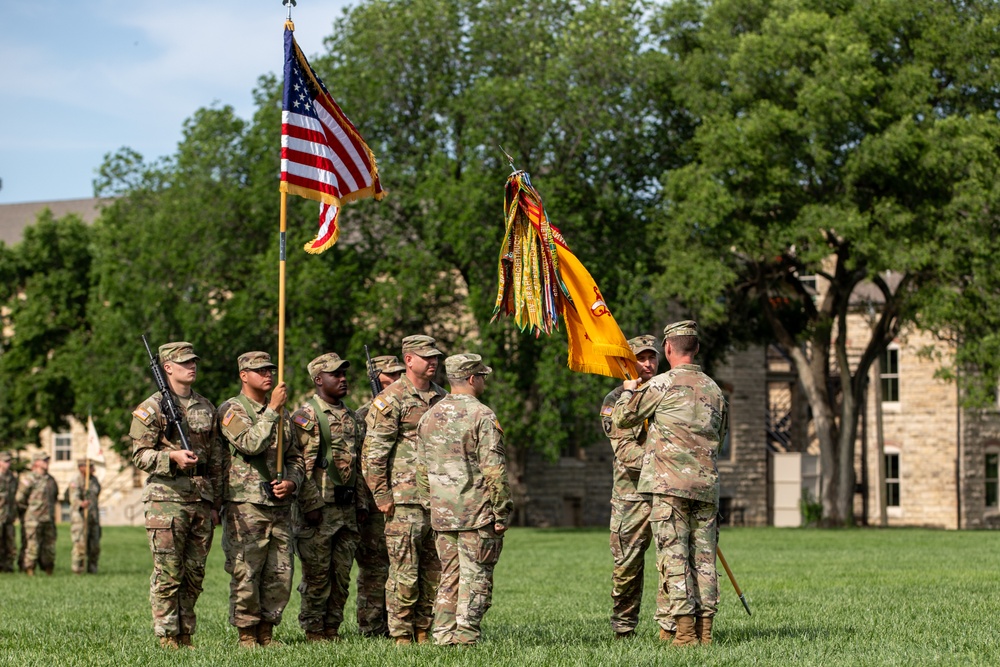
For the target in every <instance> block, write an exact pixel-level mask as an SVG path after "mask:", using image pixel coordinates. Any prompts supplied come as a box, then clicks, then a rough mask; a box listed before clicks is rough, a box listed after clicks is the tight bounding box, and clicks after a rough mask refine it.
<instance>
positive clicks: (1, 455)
mask: <svg viewBox="0 0 1000 667" xmlns="http://www.w3.org/2000/svg"><path fill="white" fill-rule="evenodd" d="M13 460H14V457H13V456H11V455H10V452H8V451H3V452H0V461H6V462H7V463H10V462H11V461H13Z"/></svg>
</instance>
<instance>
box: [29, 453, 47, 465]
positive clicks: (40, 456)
mask: <svg viewBox="0 0 1000 667" xmlns="http://www.w3.org/2000/svg"><path fill="white" fill-rule="evenodd" d="M48 460H49V453H48V452H35V453H34V454H32V455H31V462H32V463H34V462H35V461H48Z"/></svg>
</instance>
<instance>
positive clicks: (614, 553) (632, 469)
mask: <svg viewBox="0 0 1000 667" xmlns="http://www.w3.org/2000/svg"><path fill="white" fill-rule="evenodd" d="M621 394H622V388H621V387H618V388H616V389H615V390H614V391H612V392H611V393H610V394H608V395H607V396H606V397H605V398H604V403H603V405H602V406H601V422H602V425H603V427H604V433H605V434H606V435H607V436H608V439H609V440H611V449H612V451H613V452H614V458H613V459H612V470H613V475H614V483H613V486H612V488H611V536H610V546H611V557H612V558H613V560H614V569H612V571H611V629H612V630H614V631H615V632H617V633H619V634H624V633H627V632H631V631H633V630H635V628H636V626H637V625H638V624H639V607H640V604H641V602H642V588H643V579H644V577H645V556H646V550H647V549H648V548H649V545H650V544H652V541H653V530H652V528H651V527H650V524H649V510H650V502H649V496H643V495H641V494H639V492H638V491H637V490H636V483H637V482H638V481H639V470H640V469H641V468H642V460H643V455H644V453H645V451H646V428H645V425H644V424H639V426H637V427H635V428H618V427H617V426H615V425H614V423H612V421H611V413H612V410H613V409H614V406H615V403H616V402H617V401H618V398H619V397H620V396H621ZM660 596H661V597H662V593H660ZM657 609H658V610H660V609H662V610H663V611H664V612H665V611H666V604H665V600H660V601H658V602H657ZM656 620H657V622H658V623H659V624H660V626H661V627H662V628H663V629H665V630H668V631H672V630H673V629H674V627H673V619H672V618H670V617H669V616H665V615H661V614H660V613H657V615H656Z"/></svg>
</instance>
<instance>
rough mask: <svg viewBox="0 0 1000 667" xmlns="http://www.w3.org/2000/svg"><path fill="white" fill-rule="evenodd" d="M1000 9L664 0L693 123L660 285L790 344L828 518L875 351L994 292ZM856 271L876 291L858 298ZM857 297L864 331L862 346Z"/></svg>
mask: <svg viewBox="0 0 1000 667" xmlns="http://www.w3.org/2000/svg"><path fill="white" fill-rule="evenodd" d="M998 21H1000V9H998V8H997V6H996V5H995V4H994V3H991V2H937V1H935V0H915V1H913V2H906V3H900V2H892V1H889V0H884V1H882V0H871V1H866V2H860V1H859V2H855V1H851V0H841V1H829V0H783V1H770V0H753V1H750V2H747V1H745V0H739V1H737V0H718V1H716V2H713V3H707V2H699V1H697V0H687V1H682V2H676V3H672V4H671V5H668V6H665V7H663V8H661V11H660V14H659V18H658V25H657V27H656V29H655V32H656V34H657V35H658V36H659V38H660V39H661V40H662V41H661V45H662V50H663V51H664V52H665V53H668V54H669V55H670V57H672V58H674V59H676V61H677V63H678V74H677V76H678V77H679V81H680V87H681V90H682V91H683V92H682V93H681V94H680V98H681V102H682V104H683V105H684V106H685V107H686V108H687V109H688V110H689V112H690V113H691V114H692V115H693V116H694V117H695V118H696V119H697V123H698V127H697V131H696V133H695V136H694V139H693V141H692V143H691V146H690V153H689V158H690V161H689V163H688V164H686V165H685V166H684V167H683V168H680V169H677V170H675V171H672V172H668V173H666V174H664V177H663V182H664V201H663V215H662V220H661V227H660V232H659V236H658V238H659V240H660V241H661V244H660V249H661V252H660V260H661V262H662V264H663V266H664V272H663V274H662V275H661V276H660V277H659V279H658V281H657V289H658V293H659V294H661V295H664V296H666V297H677V298H680V299H682V300H683V302H684V303H685V304H686V305H687V307H688V308H689V309H690V311H691V312H693V313H696V314H697V316H698V317H699V318H700V319H702V320H704V321H706V322H707V323H716V324H718V323H724V325H725V326H726V327H728V328H729V329H734V328H742V329H743V330H744V331H747V332H760V331H761V330H764V331H766V334H765V336H764V338H765V339H767V340H776V341H777V342H778V343H780V344H781V346H782V347H783V348H784V349H785V350H786V351H787V352H788V354H789V355H790V356H791V358H792V360H793V362H794V366H795V368H796V370H797V372H798V377H799V380H800V381H801V383H802V386H803V388H804V391H805V394H806V396H807V398H808V401H809V405H810V407H811V410H812V418H813V421H814V425H815V427H816V434H817V436H818V438H819V443H820V451H821V465H822V475H823V497H822V501H823V511H824V515H825V518H826V520H827V521H828V522H830V523H834V524H839V523H849V522H850V521H851V520H852V504H853V502H852V501H853V494H854V481H855V480H854V443H855V440H856V436H857V426H858V414H859V409H860V407H861V406H862V401H863V397H864V391H865V385H866V381H867V377H868V372H869V369H870V367H871V365H872V363H873V362H874V361H875V360H876V359H877V358H878V357H879V355H880V354H881V353H882V352H883V351H884V350H885V348H886V346H887V345H888V344H889V343H890V342H891V341H892V340H893V338H894V337H895V336H896V335H897V334H898V333H899V332H900V330H901V329H902V328H903V327H904V326H907V325H919V326H924V327H928V328H931V329H932V330H936V331H941V332H945V331H948V330H953V331H955V330H958V331H960V330H963V327H965V326H966V325H965V324H963V322H965V321H966V320H967V319H968V316H969V315H970V309H972V308H975V307H976V306H975V304H977V303H979V302H981V301H983V300H986V299H988V298H989V297H988V296H987V295H992V294H995V293H996V287H997V284H998V283H997V282H996V281H995V279H996V277H997V276H996V275H995V274H994V273H993V268H992V264H993V263H992V262H991V261H988V259H987V258H989V257H991V256H993V255H994V253H995V252H996V250H997V248H996V247H995V245H996V239H997V233H996V232H997V221H996V214H995V211H996V210H997V203H998V201H997V196H998V193H997V192H996V187H995V183H996V182H997V175H998V168H1000V161H998V154H997V146H998V145H1000V144H998V142H997V139H998V131H1000V127H998V125H997V116H996V104H997V100H998V92H1000V87H998V81H997V72H996V68H995V67H993V65H992V63H993V62H994V61H995V59H996V57H997V55H998V52H997V47H996V42H995V31H996V29H997V25H998ZM812 276H816V277H818V282H819V287H820V289H819V294H818V296H815V295H814V293H812V292H811V291H810V290H809V289H808V288H807V286H806V280H805V279H806V278H807V277H812ZM977 281H980V282H977ZM862 284H869V285H874V287H875V288H876V289H875V292H876V295H877V296H875V297H874V298H866V299H864V301H865V302H864V303H859V299H860V298H861V297H860V296H859V295H860V293H859V292H858V290H857V288H858V287H859V286H860V285H862ZM956 287H959V288H961V289H958V290H956ZM970 288H971V289H970ZM858 307H862V308H864V309H865V310H867V311H869V312H871V313H872V335H871V339H870V341H868V343H867V345H866V346H865V347H864V349H863V350H862V352H861V354H860V356H859V358H857V359H856V360H852V359H849V355H848V341H847V336H846V326H847V317H848V314H849V313H851V312H853V309H855V308H858ZM983 314H985V313H984V312H983V311H980V312H979V315H983ZM995 315H996V311H995V308H994V307H993V306H991V307H990V309H989V316H990V318H992V317H995ZM988 321H989V323H990V324H993V325H994V326H995V323H996V322H997V320H996V319H989V320H988ZM984 324H986V323H985V322H984V321H980V322H979V329H980V330H982V329H983V328H984V326H983V325H984ZM758 339H760V337H759V336H758ZM990 344H991V345H995V343H993V342H991V343H990Z"/></svg>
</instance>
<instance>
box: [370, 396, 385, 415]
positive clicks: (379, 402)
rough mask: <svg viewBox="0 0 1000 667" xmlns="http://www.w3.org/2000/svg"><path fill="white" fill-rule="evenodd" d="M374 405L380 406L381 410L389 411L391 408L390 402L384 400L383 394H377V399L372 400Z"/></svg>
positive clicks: (379, 409)
mask: <svg viewBox="0 0 1000 667" xmlns="http://www.w3.org/2000/svg"><path fill="white" fill-rule="evenodd" d="M372 405H374V406H375V407H376V408H378V411H379V412H387V411H388V410H389V403H388V402H387V401H384V400H382V397H381V396H376V397H375V400H374V401H372Z"/></svg>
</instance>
